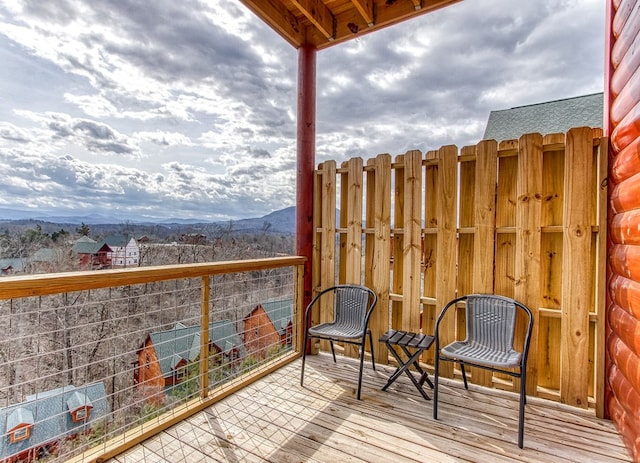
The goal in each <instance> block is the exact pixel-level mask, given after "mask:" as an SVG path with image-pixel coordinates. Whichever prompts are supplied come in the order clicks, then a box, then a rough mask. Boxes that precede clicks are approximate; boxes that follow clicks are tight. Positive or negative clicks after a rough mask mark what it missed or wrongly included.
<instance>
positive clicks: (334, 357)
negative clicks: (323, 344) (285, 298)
mask: <svg viewBox="0 0 640 463" xmlns="http://www.w3.org/2000/svg"><path fill="white" fill-rule="evenodd" d="M329 345H330V346H331V353H332V354H333V363H338V362H337V361H336V350H335V349H334V348H333V341H329Z"/></svg>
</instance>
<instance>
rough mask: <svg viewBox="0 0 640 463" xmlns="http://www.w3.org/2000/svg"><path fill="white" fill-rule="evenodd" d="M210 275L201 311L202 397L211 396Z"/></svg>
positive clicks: (204, 281) (205, 287)
mask: <svg viewBox="0 0 640 463" xmlns="http://www.w3.org/2000/svg"><path fill="white" fill-rule="evenodd" d="M210 293H211V286H210V279H209V275H205V276H203V277H202V291H201V294H202V296H201V299H202V300H201V309H200V397H202V398H203V399H204V398H206V397H207V396H208V395H209V295H210Z"/></svg>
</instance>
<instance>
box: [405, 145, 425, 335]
mask: <svg viewBox="0 0 640 463" xmlns="http://www.w3.org/2000/svg"><path fill="white" fill-rule="evenodd" d="M404 184H405V186H404V222H403V223H404V226H403V228H404V240H403V246H402V255H403V260H404V262H403V266H404V271H403V284H402V286H403V293H402V296H403V298H402V326H403V327H404V329H406V330H407V331H413V332H417V331H419V330H420V283H421V281H420V275H421V273H420V258H421V254H422V246H421V243H420V242H421V236H422V226H421V224H422V210H421V209H422V208H421V200H422V153H421V152H420V151H408V152H407V153H406V154H405V155H404Z"/></svg>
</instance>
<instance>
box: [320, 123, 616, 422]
mask: <svg viewBox="0 0 640 463" xmlns="http://www.w3.org/2000/svg"><path fill="white" fill-rule="evenodd" d="M601 137H602V131H601V130H600V129H590V128H584V127H583V128H575V129H571V130H570V131H569V132H567V133H566V134H562V133H561V134H550V135H546V136H542V135H540V134H527V135H523V136H522V137H521V138H520V139H519V140H510V141H504V142H501V143H500V144H499V145H498V143H496V141H494V140H485V141H482V142H480V143H478V144H477V145H475V146H468V147H464V148H462V149H460V150H458V148H457V147H455V146H444V147H442V148H440V149H438V150H436V151H429V152H426V153H424V155H423V154H422V153H421V152H420V151H409V152H407V153H406V154H404V155H399V156H396V157H395V159H392V157H391V156H390V155H388V154H381V155H378V156H376V157H375V158H372V159H369V160H367V161H366V163H365V162H364V161H363V160H362V159H361V158H354V159H350V160H348V161H346V162H344V163H342V165H341V166H337V165H336V162H335V161H326V162H323V163H322V164H320V166H319V167H318V169H317V171H316V177H315V178H316V182H315V195H314V196H315V198H316V202H315V207H314V227H315V231H316V233H315V241H314V243H315V246H314V251H315V253H314V257H313V263H312V264H313V265H312V268H313V285H314V286H315V287H327V286H329V285H332V284H334V283H335V282H340V283H362V282H364V283H365V284H366V285H368V286H370V287H371V288H373V289H374V290H375V291H376V292H377V293H378V295H379V308H378V309H376V311H375V313H374V315H373V317H372V321H371V324H372V328H373V332H374V337H375V336H379V335H380V334H381V333H383V332H384V331H385V330H386V329H388V328H389V327H393V328H395V329H404V330H409V331H417V330H422V331H423V332H425V333H433V329H434V320H435V317H436V316H437V314H438V313H439V311H440V309H441V308H442V307H443V306H444V304H446V303H447V302H448V301H449V300H451V299H453V298H454V297H456V296H460V295H464V294H469V293H472V292H480V293H496V294H501V295H505V296H510V297H514V298H515V299H517V300H519V301H521V302H523V303H525V304H526V305H528V306H529V307H530V308H531V309H532V310H533V312H534V314H535V330H534V333H533V338H532V342H531V350H530V355H529V363H528V370H529V374H528V378H527V379H528V381H527V386H528V393H529V394H530V395H537V396H541V397H545V398H549V399H553V400H557V401H561V402H563V403H567V404H571V405H574V406H578V407H583V408H586V407H588V406H594V407H595V408H596V410H597V411H598V414H599V415H600V416H602V413H603V404H604V399H603V395H604V323H605V319H604V309H605V302H604V299H605V261H606V257H605V254H606V195H607V189H606V179H607V139H606V138H601ZM337 214H338V218H337V219H336V215H337ZM363 218H364V220H363ZM463 315H464V314H463V311H459V313H458V317H457V319H456V320H455V321H453V322H452V323H449V324H447V326H446V329H445V331H444V341H447V340H452V339H454V338H460V337H461V336H463V335H464V328H465V324H464V318H463ZM328 316H329V315H328V314H324V313H317V314H314V321H316V322H322V321H325V320H326V319H327V317H328ZM376 349H377V351H376V358H378V359H381V361H385V359H386V353H385V351H384V346H381V345H378V346H376ZM422 360H423V361H424V362H425V363H431V362H432V360H433V353H432V352H428V353H427V354H425V355H424V358H423V359H422ZM449 367H450V366H449ZM445 374H446V375H453V374H456V372H454V371H453V370H452V369H451V368H450V369H449V370H445ZM472 376H473V382H476V383H479V384H482V385H487V386H494V387H500V388H505V389H512V390H517V384H513V382H512V381H511V380H509V379H508V378H504V377H498V376H495V375H491V374H488V373H487V372H483V371H473V373H472Z"/></svg>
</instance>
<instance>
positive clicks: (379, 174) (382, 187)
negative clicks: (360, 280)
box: [365, 154, 391, 363]
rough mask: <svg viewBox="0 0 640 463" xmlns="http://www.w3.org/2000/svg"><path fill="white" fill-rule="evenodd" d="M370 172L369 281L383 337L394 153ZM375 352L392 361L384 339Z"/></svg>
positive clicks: (374, 328)
mask: <svg viewBox="0 0 640 463" xmlns="http://www.w3.org/2000/svg"><path fill="white" fill-rule="evenodd" d="M368 166H369V167H371V168H372V169H370V170H369V171H368V173H367V228H369V227H373V233H372V235H368V236H367V265H366V268H365V284H367V285H368V286H370V287H371V288H372V289H373V290H374V291H375V292H376V294H377V295H378V306H377V308H376V310H375V311H374V312H373V315H372V317H371V323H370V325H371V332H372V334H373V338H374V339H379V338H380V336H381V335H382V333H384V332H385V331H386V330H387V329H388V328H389V326H390V319H389V273H390V271H391V268H390V267H391V266H390V260H391V239H390V237H391V156H389V155H388V154H381V155H379V156H377V157H376V158H375V159H371V160H370V162H369V163H368ZM374 349H375V356H376V359H377V360H378V361H379V362H380V363H388V353H387V352H386V348H385V346H384V344H382V343H379V342H378V343H375V344H374Z"/></svg>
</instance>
